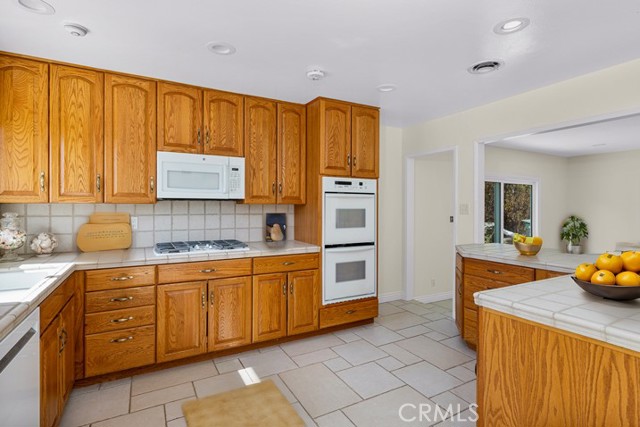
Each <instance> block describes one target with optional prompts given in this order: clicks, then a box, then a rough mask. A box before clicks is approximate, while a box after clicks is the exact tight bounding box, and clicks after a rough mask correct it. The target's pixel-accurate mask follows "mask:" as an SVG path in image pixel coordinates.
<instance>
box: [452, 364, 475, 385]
mask: <svg viewBox="0 0 640 427" xmlns="http://www.w3.org/2000/svg"><path fill="white" fill-rule="evenodd" d="M447 374H451V375H453V376H454V377H456V378H457V379H459V380H461V381H464V382H467V381H473V380H475V379H476V374H474V373H473V372H471V371H470V370H468V369H467V368H465V367H464V366H462V365H460V366H454V367H453V368H451V369H447Z"/></svg>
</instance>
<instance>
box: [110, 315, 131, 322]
mask: <svg viewBox="0 0 640 427" xmlns="http://www.w3.org/2000/svg"><path fill="white" fill-rule="evenodd" d="M129 320H133V316H129V317H123V318H121V319H112V320H111V323H124V322H128V321H129Z"/></svg>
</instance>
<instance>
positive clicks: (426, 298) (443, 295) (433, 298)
mask: <svg viewBox="0 0 640 427" xmlns="http://www.w3.org/2000/svg"><path fill="white" fill-rule="evenodd" d="M452 298H453V291H447V292H440V293H439V294H432V295H422V296H420V297H415V298H414V300H416V301H419V302H422V303H425V304H428V303H430V302H438V301H444V300H447V299H452Z"/></svg>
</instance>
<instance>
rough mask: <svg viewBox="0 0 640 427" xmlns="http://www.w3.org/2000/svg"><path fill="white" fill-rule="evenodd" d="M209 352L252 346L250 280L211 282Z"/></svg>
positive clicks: (240, 278)
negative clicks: (246, 345)
mask: <svg viewBox="0 0 640 427" xmlns="http://www.w3.org/2000/svg"><path fill="white" fill-rule="evenodd" d="M208 317H209V340H208V341H209V351H217V350H222V349H225V348H231V347H238V346H241V345H245V344H250V343H251V277H250V276H246V277H234V278H231V279H219V280H209V316H208Z"/></svg>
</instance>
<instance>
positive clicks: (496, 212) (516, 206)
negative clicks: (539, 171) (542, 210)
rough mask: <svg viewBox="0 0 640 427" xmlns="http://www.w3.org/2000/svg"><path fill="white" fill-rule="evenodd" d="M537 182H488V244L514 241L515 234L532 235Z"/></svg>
mask: <svg viewBox="0 0 640 427" xmlns="http://www.w3.org/2000/svg"><path fill="white" fill-rule="evenodd" d="M535 185H536V184H535V183H534V182H531V183H528V182H510V181H508V180H501V179H491V180H486V181H485V183H484V241H485V243H513V234H514V233H518V234H522V235H525V236H533V232H534V228H535V224H534V223H533V221H534V217H535V216H534V212H535V209H537V208H536V206H534V204H535V200H534V194H535V188H534V187H535Z"/></svg>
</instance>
